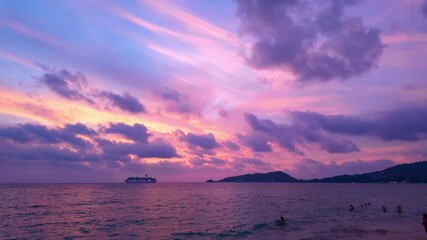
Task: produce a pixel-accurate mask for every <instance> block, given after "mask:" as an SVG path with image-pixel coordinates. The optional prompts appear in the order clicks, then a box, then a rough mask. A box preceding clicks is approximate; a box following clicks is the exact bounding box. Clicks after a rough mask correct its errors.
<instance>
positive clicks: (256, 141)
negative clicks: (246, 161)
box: [236, 131, 272, 152]
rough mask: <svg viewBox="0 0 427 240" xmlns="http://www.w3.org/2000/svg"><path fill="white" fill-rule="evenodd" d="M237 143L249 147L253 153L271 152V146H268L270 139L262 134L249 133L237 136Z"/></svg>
mask: <svg viewBox="0 0 427 240" xmlns="http://www.w3.org/2000/svg"><path fill="white" fill-rule="evenodd" d="M236 137H237V139H238V140H239V142H240V143H241V144H243V145H245V146H247V147H250V148H251V149H252V150H254V151H255V152H271V151H272V150H271V146H270V144H268V141H269V140H270V137H269V135H268V134H266V133H263V132H257V131H256V132H251V133H249V134H247V135H242V134H237V135H236Z"/></svg>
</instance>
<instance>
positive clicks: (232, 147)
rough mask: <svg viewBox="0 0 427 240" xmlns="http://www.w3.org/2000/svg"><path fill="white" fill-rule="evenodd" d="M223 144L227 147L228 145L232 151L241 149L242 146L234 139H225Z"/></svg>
mask: <svg viewBox="0 0 427 240" xmlns="http://www.w3.org/2000/svg"><path fill="white" fill-rule="evenodd" d="M223 145H224V146H225V147H227V148H228V149H230V150H231V151H238V150H240V146H239V145H238V144H236V143H234V142H232V141H225V142H224V143H223Z"/></svg>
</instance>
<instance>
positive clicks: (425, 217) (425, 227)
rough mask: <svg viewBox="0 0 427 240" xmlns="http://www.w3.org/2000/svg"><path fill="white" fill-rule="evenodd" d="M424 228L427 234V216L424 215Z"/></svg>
mask: <svg viewBox="0 0 427 240" xmlns="http://www.w3.org/2000/svg"><path fill="white" fill-rule="evenodd" d="M423 226H424V230H425V231H426V233H427V214H425V213H424V214H423Z"/></svg>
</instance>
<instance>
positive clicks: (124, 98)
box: [38, 64, 146, 113]
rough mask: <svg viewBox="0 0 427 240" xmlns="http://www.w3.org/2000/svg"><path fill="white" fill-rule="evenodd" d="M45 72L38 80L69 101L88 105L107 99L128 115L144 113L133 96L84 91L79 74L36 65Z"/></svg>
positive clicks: (83, 83) (141, 106) (101, 91)
mask: <svg viewBox="0 0 427 240" xmlns="http://www.w3.org/2000/svg"><path fill="white" fill-rule="evenodd" d="M38 65H39V66H40V68H41V69H42V70H43V71H44V72H45V73H44V74H43V76H41V77H40V78H39V79H40V81H41V82H42V83H43V84H45V85H46V86H47V87H48V88H49V89H50V90H52V91H53V92H55V93H57V94H58V95H60V96H62V97H64V98H67V99H70V100H84V101H86V102H88V103H90V104H95V100H99V98H105V99H108V100H109V102H110V103H111V105H113V106H116V107H118V108H120V109H121V110H123V111H126V112H130V113H143V112H146V110H145V107H144V105H142V104H141V102H140V101H139V100H138V99H137V98H136V97H134V96H132V95H130V94H128V93H124V94H121V95H120V94H116V93H113V92H110V91H105V90H102V89H92V90H88V89H86V90H85V89H84V87H85V86H87V81H86V78H85V76H84V75H83V74H82V73H80V72H71V71H68V70H66V69H63V70H59V71H58V70H56V69H55V68H52V67H47V66H44V65H42V64H38Z"/></svg>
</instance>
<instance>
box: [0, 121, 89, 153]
mask: <svg viewBox="0 0 427 240" xmlns="http://www.w3.org/2000/svg"><path fill="white" fill-rule="evenodd" d="M87 130H88V131H90V129H89V128H87ZM0 140H13V141H14V142H17V143H23V144H28V143H30V144H37V143H40V144H58V143H67V144H70V145H72V146H74V147H78V148H90V147H92V144H91V143H90V142H88V141H86V140H84V139H82V138H79V137H77V136H76V133H74V132H70V131H69V128H67V127H65V128H55V129H48V128H47V127H46V126H43V125H36V124H22V125H17V126H8V127H1V128H0Z"/></svg>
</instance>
